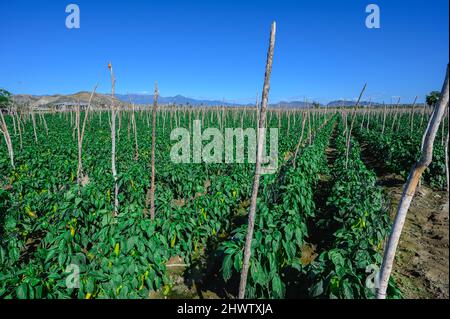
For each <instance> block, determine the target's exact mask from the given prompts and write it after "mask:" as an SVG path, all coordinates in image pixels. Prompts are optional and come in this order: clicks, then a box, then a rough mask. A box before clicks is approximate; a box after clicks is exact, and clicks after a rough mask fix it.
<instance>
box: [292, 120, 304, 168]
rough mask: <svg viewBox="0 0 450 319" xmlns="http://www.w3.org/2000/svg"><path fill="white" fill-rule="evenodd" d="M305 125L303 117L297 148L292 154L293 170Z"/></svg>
mask: <svg viewBox="0 0 450 319" xmlns="http://www.w3.org/2000/svg"><path fill="white" fill-rule="evenodd" d="M305 124H306V115H303V120H302V132H301V134H300V138H299V139H298V143H297V147H296V148H295V153H294V159H293V166H294V168H295V162H296V160H297V154H298V150H299V149H300V146H301V144H302V141H303V132H304V131H305Z"/></svg>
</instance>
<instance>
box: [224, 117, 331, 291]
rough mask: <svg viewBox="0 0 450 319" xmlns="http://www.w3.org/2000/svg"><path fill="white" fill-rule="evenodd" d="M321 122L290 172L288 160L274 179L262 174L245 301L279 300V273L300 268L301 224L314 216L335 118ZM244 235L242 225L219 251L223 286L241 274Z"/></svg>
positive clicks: (303, 228)
mask: <svg viewBox="0 0 450 319" xmlns="http://www.w3.org/2000/svg"><path fill="white" fill-rule="evenodd" d="M325 120H326V118H325V117H324V118H321V119H320V120H319V122H317V123H316V126H315V127H316V128H317V129H319V127H320V125H321V124H324V125H323V127H322V128H321V129H320V130H319V131H318V132H317V134H316V136H315V139H314V142H313V143H312V144H311V145H307V146H305V147H304V148H303V149H302V150H301V154H299V156H298V157H297V158H296V163H295V164H296V165H295V167H294V165H292V164H293V163H292V161H287V162H285V163H284V165H283V166H282V167H281V168H280V170H279V172H278V174H274V175H264V176H263V177H262V179H261V185H260V193H259V195H258V202H257V215H256V221H255V230H254V236H253V241H252V247H251V249H252V252H251V258H250V274H249V277H248V279H247V280H248V281H247V289H246V297H248V298H283V297H284V295H285V291H286V283H285V278H284V277H283V271H284V270H285V269H286V268H287V267H294V268H297V269H299V268H301V267H302V265H301V262H300V257H301V251H300V250H301V247H302V245H303V244H304V241H305V237H306V236H307V234H308V230H307V226H306V220H307V219H308V218H310V217H311V216H314V213H315V204H314V201H313V195H314V189H315V186H316V185H317V182H318V179H319V173H321V172H323V171H326V169H327V165H326V164H327V162H326V158H325V153H324V150H325V147H326V146H327V145H328V142H329V139H330V134H331V131H332V129H333V125H334V121H335V117H333V118H332V119H328V121H327V122H326V123H324V122H325ZM299 132H300V130H299V131H297V134H300V133H299ZM297 138H298V136H297ZM246 232H247V224H243V225H241V226H240V227H238V228H236V229H235V230H234V231H233V232H232V234H231V237H230V238H229V239H228V240H226V241H224V242H223V243H222V244H221V246H220V250H221V251H222V252H223V254H224V260H223V265H222V275H223V278H224V280H226V281H228V280H229V279H230V278H231V277H232V276H233V275H234V276H238V275H239V274H240V272H241V270H242V257H243V247H244V244H245V236H246Z"/></svg>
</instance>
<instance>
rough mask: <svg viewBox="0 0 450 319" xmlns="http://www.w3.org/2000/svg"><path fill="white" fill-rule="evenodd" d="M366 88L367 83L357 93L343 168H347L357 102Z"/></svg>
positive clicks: (348, 131)
mask: <svg viewBox="0 0 450 319" xmlns="http://www.w3.org/2000/svg"><path fill="white" fill-rule="evenodd" d="M366 86H367V83H366V84H364V87H363V88H362V90H361V93H359V97H358V101H357V102H356V104H355V108H354V109H353V114H352V120H351V122H350V128H349V129H348V130H347V148H346V151H345V168H347V165H348V155H349V152H350V139H351V137H352V129H353V124H354V123H355V118H356V111H357V110H358V105H359V101H360V100H361V97H362V95H363V93H364V91H365V90H366Z"/></svg>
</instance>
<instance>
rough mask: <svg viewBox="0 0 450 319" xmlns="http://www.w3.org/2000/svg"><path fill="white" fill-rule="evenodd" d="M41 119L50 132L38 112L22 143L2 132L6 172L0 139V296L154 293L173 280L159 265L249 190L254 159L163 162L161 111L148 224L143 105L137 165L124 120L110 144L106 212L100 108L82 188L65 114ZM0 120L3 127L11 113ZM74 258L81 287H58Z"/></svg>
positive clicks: (201, 243) (104, 124)
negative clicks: (113, 168) (114, 172)
mask: <svg viewBox="0 0 450 319" xmlns="http://www.w3.org/2000/svg"><path fill="white" fill-rule="evenodd" d="M211 112H213V114H211V113H208V112H207V114H206V116H205V127H206V126H208V127H211V126H216V127H218V121H217V120H215V117H214V116H215V113H214V112H215V111H211ZM228 114H229V115H228V117H227V118H226V119H225V121H224V124H225V125H226V126H232V127H236V126H237V125H239V122H240V120H239V117H237V118H236V119H233V117H232V116H231V113H228ZM210 115H211V116H210ZM297 117H299V116H298V114H297ZM45 118H46V124H47V126H48V128H49V133H48V135H47V134H46V131H45V129H44V124H43V123H42V121H41V120H40V119H39V118H38V117H36V120H37V126H38V127H37V135H38V142H37V143H35V142H34V134H33V127H32V124H31V122H30V121H27V122H26V123H25V130H24V132H23V145H24V147H23V149H19V147H18V145H19V137H18V136H17V134H12V135H13V136H12V138H13V145H14V147H15V154H16V168H15V169H11V168H10V166H9V161H8V157H7V153H6V151H5V148H4V147H3V146H4V145H2V147H0V170H1V172H2V175H1V176H0V198H1V202H0V213H1V217H0V218H1V219H0V232H1V233H0V297H2V298H44V297H45V298H73V297H75V298H145V297H148V295H149V293H150V292H151V291H155V290H163V291H164V292H165V293H167V292H168V291H169V290H170V285H171V284H172V283H171V281H170V278H169V277H168V276H167V273H166V263H167V261H168V260H169V259H170V258H171V257H172V256H181V257H183V258H184V259H185V260H186V262H187V263H189V262H190V261H192V259H193V258H195V257H196V256H198V255H199V254H201V251H202V249H203V248H204V247H205V246H206V244H207V242H208V240H210V239H211V238H214V237H226V236H227V234H228V232H229V231H230V229H229V228H230V227H231V226H232V225H230V220H231V217H232V214H234V213H235V211H236V209H237V208H238V206H239V205H240V204H241V203H242V202H243V201H245V200H246V199H248V198H249V197H250V195H251V182H252V177H253V173H254V165H252V164H248V163H245V164H234V165H231V164H201V165H196V164H174V163H172V162H171V161H170V158H169V152H170V146H171V145H170V143H169V141H170V137H169V135H170V128H171V126H173V125H174V123H175V122H176V121H175V120H174V119H172V123H171V124H170V123H169V122H168V121H167V119H168V115H167V114H166V115H162V114H161V113H159V114H158V119H157V120H158V121H157V124H158V126H157V146H158V147H157V152H156V162H157V167H156V170H157V175H156V176H157V178H156V182H157V186H156V187H157V191H156V200H155V202H156V207H157V209H156V211H157V214H156V218H155V220H154V221H151V220H150V218H149V217H148V216H146V215H145V199H146V191H147V189H148V187H149V171H150V167H149V163H150V151H149V150H150V145H151V134H150V133H151V130H150V129H149V127H148V123H150V122H151V121H150V120H149V119H150V115H149V114H147V113H146V112H143V113H137V126H138V130H137V131H138V140H139V159H138V160H134V158H133V157H134V156H133V155H134V145H133V142H132V138H131V139H130V137H129V135H128V137H127V133H126V127H127V124H128V121H129V120H130V119H129V117H127V116H123V117H122V123H121V124H122V131H121V133H120V135H119V134H118V145H117V166H118V172H119V176H118V177H119V186H120V195H119V214H118V216H113V214H112V211H113V207H112V197H111V192H112V189H113V186H112V185H113V183H114V181H113V179H112V176H111V174H110V154H111V148H110V147H111V146H110V145H111V137H110V128H109V123H108V113H107V112H103V114H99V113H92V116H91V117H90V119H89V121H88V126H87V131H86V137H85V144H84V145H85V146H84V150H83V168H84V171H85V173H86V174H87V175H88V176H89V183H88V184H87V185H86V186H84V187H78V186H77V185H76V170H77V166H76V163H77V160H76V159H77V148H76V140H75V139H74V137H73V127H72V126H71V124H70V122H71V121H70V120H69V118H68V115H65V114H64V115H61V114H56V115H52V114H47V115H45ZM164 118H166V120H165V119H164ZM190 118H191V117H190V116H189V113H188V112H184V113H182V116H181V117H180V119H179V121H180V123H179V125H180V126H182V127H186V128H187V127H188V126H189V120H190ZM244 119H245V121H244V126H246V127H254V125H255V119H252V118H251V117H250V116H247V117H245V118H244ZM275 119H276V118H275V117H274V121H275ZM191 120H193V118H192V119H191ZM319 120H320V119H319ZM7 121H8V126H9V127H12V123H11V119H10V118H9V117H7ZM291 121H292V119H291ZM287 125H289V124H287V123H286V118H283V121H282V129H281V130H280V135H281V136H280V152H281V153H282V154H284V153H286V152H287V151H288V150H290V149H292V147H293V145H295V143H296V141H295V140H293V139H292V138H288V135H287V131H288V130H287V128H286V126H287ZM300 125H301V119H300V120H299V119H298V118H297V121H296V124H295V125H294V124H293V123H292V122H291V123H290V131H291V133H290V134H293V132H298V131H299V130H300ZM313 125H316V123H315V121H313ZM297 178H299V177H297ZM286 201H287V200H286ZM278 210H279V209H278ZM73 265H75V266H77V267H78V268H79V272H80V273H79V275H80V286H79V288H76V289H72V288H69V289H68V288H67V287H68V278H69V277H70V275H71V274H73V271H74V269H73V268H70V267H71V266H73Z"/></svg>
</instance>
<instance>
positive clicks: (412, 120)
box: [410, 96, 417, 136]
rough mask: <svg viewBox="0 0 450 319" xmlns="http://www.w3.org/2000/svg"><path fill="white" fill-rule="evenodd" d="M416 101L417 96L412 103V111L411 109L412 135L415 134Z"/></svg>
mask: <svg viewBox="0 0 450 319" xmlns="http://www.w3.org/2000/svg"><path fill="white" fill-rule="evenodd" d="M416 101H417V96H416V97H415V98H414V102H413V105H412V111H411V120H410V124H411V136H412V134H413V128H414V107H415V106H416Z"/></svg>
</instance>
